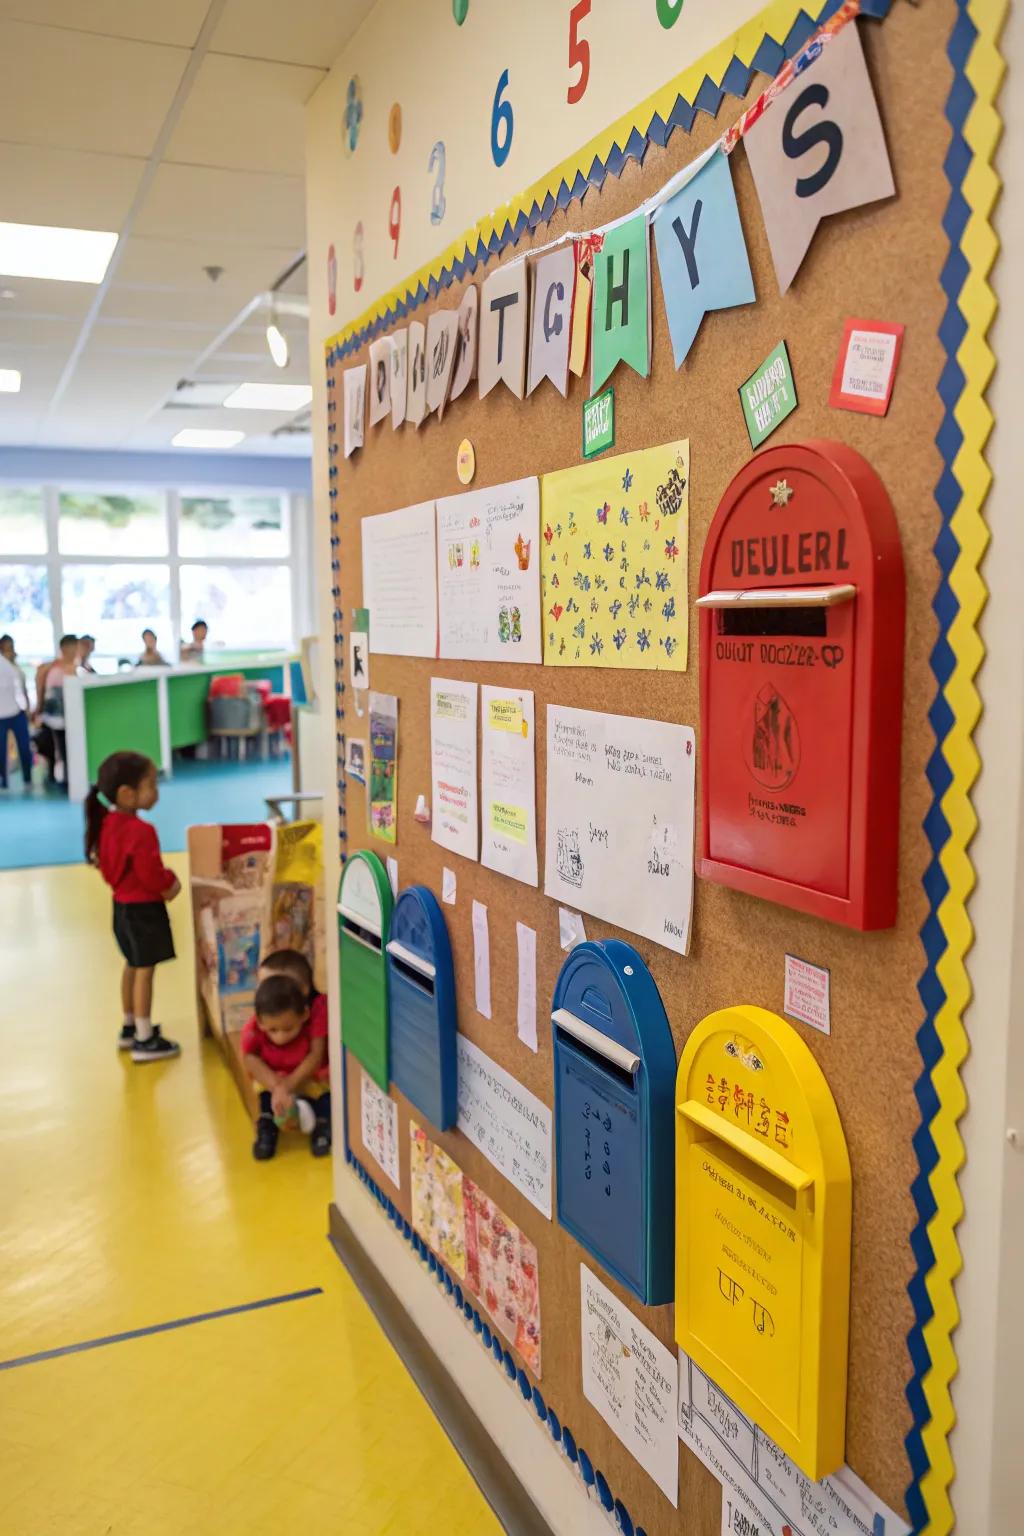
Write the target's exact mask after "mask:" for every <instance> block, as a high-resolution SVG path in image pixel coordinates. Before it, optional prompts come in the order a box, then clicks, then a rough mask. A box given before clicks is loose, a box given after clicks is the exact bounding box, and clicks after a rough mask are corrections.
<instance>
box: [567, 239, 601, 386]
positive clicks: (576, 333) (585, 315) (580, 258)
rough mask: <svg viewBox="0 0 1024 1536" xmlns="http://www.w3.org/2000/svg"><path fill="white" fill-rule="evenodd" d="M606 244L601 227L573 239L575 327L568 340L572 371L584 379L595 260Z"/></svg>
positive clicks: (573, 321)
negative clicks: (592, 232)
mask: <svg viewBox="0 0 1024 1536" xmlns="http://www.w3.org/2000/svg"><path fill="white" fill-rule="evenodd" d="M603 244H604V236H603V235H602V234H601V233H600V231H596V232H595V233H594V234H592V235H580V236H579V237H578V238H577V239H575V240H574V241H573V243H572V253H573V260H574V262H575V264H576V282H575V286H574V288H573V295H572V330H571V333H570V341H569V371H570V372H571V373H574V374H575V375H576V377H577V378H578V379H582V377H583V374H584V372H585V371H586V367H587V352H588V351H589V342H590V300H591V297H592V295H593V291H594V262H595V260H596V259H597V253H598V251H599V250H600V249H601V247H602V245H603Z"/></svg>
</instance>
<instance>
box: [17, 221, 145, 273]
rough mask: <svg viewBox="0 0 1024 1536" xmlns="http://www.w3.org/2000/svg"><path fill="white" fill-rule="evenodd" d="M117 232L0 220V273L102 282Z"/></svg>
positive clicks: (115, 241) (115, 242) (112, 252)
mask: <svg viewBox="0 0 1024 1536" xmlns="http://www.w3.org/2000/svg"><path fill="white" fill-rule="evenodd" d="M116 244H117V235H116V234H111V233H109V232H108V231H106V230H99V229H58V228H56V227H54V226H51V225H49V224H3V223H0V273H3V275H4V276H5V277H42V278H50V279H52V280H53V281H54V282H59V283H102V281H103V279H104V277H105V276H106V272H107V267H108V266H109V264H110V258H111V256H112V255H113V254H114V246H115V245H116Z"/></svg>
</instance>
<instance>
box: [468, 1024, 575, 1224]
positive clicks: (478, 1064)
mask: <svg viewBox="0 0 1024 1536" xmlns="http://www.w3.org/2000/svg"><path fill="white" fill-rule="evenodd" d="M456 1045H457V1048H458V1056H459V1119H458V1126H459V1130H460V1131H461V1132H462V1134H463V1135H464V1136H468V1137H469V1139H470V1141H471V1142H472V1143H473V1145H474V1147H477V1148H479V1150H480V1151H481V1152H482V1153H483V1154H484V1156H485V1157H486V1158H487V1160H488V1161H489V1162H491V1163H493V1164H494V1167H495V1168H497V1170H498V1172H499V1173H502V1174H504V1176H505V1178H506V1179H508V1181H509V1183H510V1184H514V1185H515V1187H516V1189H518V1190H520V1191H521V1192H522V1193H523V1194H524V1195H525V1196H526V1198H527V1200H529V1202H530V1204H531V1205H535V1206H536V1207H537V1209H538V1211H541V1212H542V1213H543V1214H544V1215H545V1216H547V1217H549V1218H550V1216H551V1177H552V1158H551V1111H550V1109H549V1108H548V1107H547V1105H546V1104H545V1103H544V1102H543V1101H542V1100H541V1099H538V1098H537V1096H536V1094H533V1093H531V1092H530V1090H529V1088H526V1087H524V1085H523V1084H522V1083H520V1082H519V1081H518V1080H517V1079H516V1078H514V1077H513V1076H512V1074H511V1073H510V1072H506V1071H505V1069H504V1067H499V1065H498V1063H497V1062H496V1061H492V1060H491V1058H490V1057H489V1056H488V1055H487V1054H486V1053H485V1052H484V1051H482V1050H481V1049H480V1047H479V1046H478V1045H474V1044H473V1042H472V1040H470V1039H469V1038H468V1036H466V1035H463V1034H459V1035H458V1036H457V1037H456Z"/></svg>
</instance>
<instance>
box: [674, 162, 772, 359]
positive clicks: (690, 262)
mask: <svg viewBox="0 0 1024 1536" xmlns="http://www.w3.org/2000/svg"><path fill="white" fill-rule="evenodd" d="M653 222H654V242H655V245H656V247H657V251H658V270H659V272H660V273H661V287H662V292H663V294H664V296H665V311H666V314H667V316H668V328H669V334H670V335H671V337H672V351H673V354H674V356H675V362H676V367H677V368H678V367H680V366H681V364H682V362H683V360H684V358H685V357H686V354H687V353H688V352H689V350H690V348H691V347H692V346H693V343H694V339H695V337H696V335H697V332H698V330H699V329H700V323H701V321H702V320H703V318H704V316H705V314H706V313H707V312H708V310H709V309H732V308H733V306H734V305H736V304H750V303H752V302H753V299H754V279H753V277H752V276H751V273H750V262H749V260H748V258H747V247H746V245H745V244H744V240H743V228H742V226H741V224H740V215H739V209H738V208H737V207H736V194H735V192H734V191H733V185H732V172H731V171H730V169H729V162H728V160H727V159H726V157H725V155H724V154H723V153H722V151H721V150H720V149H717V150H715V152H714V154H713V155H712V156H711V158H710V160H708V162H707V163H706V164H705V165H704V166H702V167H701V169H700V170H699V171H698V172H697V174H696V175H695V176H694V177H693V179H692V180H691V181H689V182H688V183H687V184H686V186H684V187H683V188H682V190H681V191H679V192H677V193H676V194H675V196H674V197H672V198H670V199H669V201H668V202H666V203H663V204H662V205H661V207H660V208H659V209H658V210H657V212H656V213H655V215H654V220H653Z"/></svg>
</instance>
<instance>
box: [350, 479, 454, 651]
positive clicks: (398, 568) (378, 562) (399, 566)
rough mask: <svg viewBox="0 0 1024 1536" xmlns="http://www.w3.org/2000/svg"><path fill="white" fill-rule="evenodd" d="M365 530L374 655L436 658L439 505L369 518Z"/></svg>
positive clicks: (366, 585) (425, 504)
mask: <svg viewBox="0 0 1024 1536" xmlns="http://www.w3.org/2000/svg"><path fill="white" fill-rule="evenodd" d="M361 533H362V542H363V604H364V606H365V607H367V608H368V609H369V610H370V644H371V648H372V650H373V653H374V655H377V656H436V655H437V584H436V581H435V579H434V558H435V552H434V551H435V542H434V503H433V502H432V501H422V502H420V503H419V505H418V506H414V507H402V508H400V509H399V510H398V511H397V512H382V513H381V514H380V516H379V517H364V518H363V520H362V524H361Z"/></svg>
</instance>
